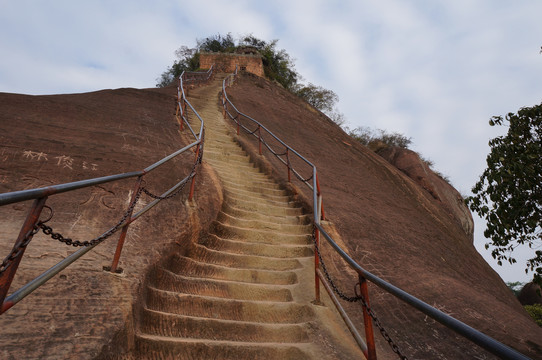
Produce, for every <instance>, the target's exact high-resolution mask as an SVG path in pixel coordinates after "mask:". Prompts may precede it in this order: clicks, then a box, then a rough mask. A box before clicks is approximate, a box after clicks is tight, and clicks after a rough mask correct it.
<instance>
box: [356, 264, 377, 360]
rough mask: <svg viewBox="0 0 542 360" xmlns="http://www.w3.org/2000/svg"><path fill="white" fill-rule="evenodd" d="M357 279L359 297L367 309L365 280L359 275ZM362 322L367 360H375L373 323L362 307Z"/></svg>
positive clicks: (367, 299)
mask: <svg viewBox="0 0 542 360" xmlns="http://www.w3.org/2000/svg"><path fill="white" fill-rule="evenodd" d="M358 277H359V287H360V292H361V296H363V298H364V299H365V302H366V303H367V307H369V308H370V306H371V305H370V303H369V288H368V286H367V280H366V279H365V278H364V277H363V276H361V274H359V275H358ZM363 321H364V323H365V341H366V343H367V360H376V347H375V336H374V332H373V321H372V319H371V316H370V315H369V312H368V311H367V308H365V306H364V307H363Z"/></svg>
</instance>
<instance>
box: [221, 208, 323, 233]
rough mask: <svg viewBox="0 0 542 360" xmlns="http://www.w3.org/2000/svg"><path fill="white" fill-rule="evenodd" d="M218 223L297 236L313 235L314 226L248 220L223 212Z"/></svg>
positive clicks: (271, 220)
mask: <svg viewBox="0 0 542 360" xmlns="http://www.w3.org/2000/svg"><path fill="white" fill-rule="evenodd" d="M216 220H217V221H218V222H220V223H222V224H227V225H232V226H235V227H240V228H245V229H257V230H266V231H277V232H279V233H290V234H296V235H310V234H312V229H313V226H312V225H310V224H307V225H301V224H287V223H284V221H274V219H273V218H268V219H265V220H256V219H250V218H249V219H247V218H241V217H236V216H232V215H229V214H227V213H225V212H223V211H221V212H219V213H218V216H217V219H216Z"/></svg>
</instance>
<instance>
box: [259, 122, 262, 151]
mask: <svg viewBox="0 0 542 360" xmlns="http://www.w3.org/2000/svg"><path fill="white" fill-rule="evenodd" d="M258 152H259V153H260V155H261V154H262V127H261V125H258Z"/></svg>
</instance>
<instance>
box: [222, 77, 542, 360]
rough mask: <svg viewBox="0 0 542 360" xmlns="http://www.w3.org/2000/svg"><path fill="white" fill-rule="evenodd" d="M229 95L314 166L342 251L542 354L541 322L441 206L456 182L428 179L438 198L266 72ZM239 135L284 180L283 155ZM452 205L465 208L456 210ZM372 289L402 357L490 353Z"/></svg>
mask: <svg viewBox="0 0 542 360" xmlns="http://www.w3.org/2000/svg"><path fill="white" fill-rule="evenodd" d="M228 97H229V98H230V99H232V101H233V102H234V103H235V105H236V107H237V108H238V109H239V111H242V112H243V113H246V114H248V115H250V116H252V117H254V118H255V119H256V120H258V121H260V122H261V123H262V124H263V125H264V126H265V127H266V128H268V129H270V130H271V131H272V132H273V133H275V134H276V135H277V136H279V137H280V138H281V139H282V140H283V141H285V142H286V143H287V144H290V145H291V146H292V147H293V148H294V149H295V150H296V151H298V152H300V153H301V154H302V155H303V156H304V157H306V158H307V159H309V160H310V161H311V162H312V163H313V164H315V165H316V166H317V168H318V176H319V181H320V187H321V190H322V194H323V202H324V209H325V214H326V216H327V218H328V220H330V221H331V223H332V224H333V225H334V226H335V228H336V230H337V233H338V234H340V237H341V239H342V240H341V241H342V243H343V244H344V246H345V250H346V251H347V252H348V253H349V254H350V255H351V256H352V257H353V258H354V259H355V260H356V261H358V262H359V264H361V266H363V267H364V268H365V269H367V270H368V271H371V272H372V273H373V274H375V275H378V276H379V277H381V278H383V279H384V280H386V281H389V282H391V283H392V284H394V285H396V286H398V287H400V288H402V289H404V290H406V291H408V292H409V293H411V294H413V295H415V296H416V297H418V298H420V299H421V300H423V301H425V302H426V303H428V304H430V305H432V306H434V307H436V308H438V309H440V310H442V311H444V312H446V313H448V314H450V315H452V316H454V317H455V318H457V319H459V320H461V321H463V322H465V323H467V324H468V325H470V326H472V327H474V328H476V329H478V330H480V331H482V332H484V333H486V334H488V335H490V336H492V337H494V338H495V339H497V340H499V341H501V342H503V343H505V344H507V345H509V346H511V347H513V348H516V349H518V350H519V351H521V352H523V353H525V354H526V355H528V356H530V357H533V358H541V357H542V342H541V339H542V329H541V328H539V327H538V326H536V324H535V323H534V322H533V321H532V319H531V318H530V317H529V316H528V315H527V313H526V312H525V310H524V309H523V308H522V306H521V305H520V304H519V302H518V301H517V300H516V298H515V297H514V296H513V294H512V293H511V292H510V290H509V289H508V287H507V286H506V284H505V283H504V282H503V281H502V279H500V277H499V276H498V274H497V273H496V272H495V271H494V270H493V269H491V267H490V266H489V265H488V264H487V263H486V262H485V261H484V259H483V258H482V256H480V254H478V252H477V251H476V249H475V248H474V246H473V244H472V236H471V235H470V233H469V231H466V230H468V229H469V228H468V226H467V227H466V228H465V227H464V226H462V225H461V223H460V222H459V221H457V218H456V215H453V214H452V216H451V214H450V210H448V209H447V208H446V207H445V206H443V203H447V202H449V203H451V204H453V203H454V201H457V198H455V197H454V196H455V195H454V192H453V191H451V190H449V189H448V190H445V191H443V190H442V188H441V186H440V185H438V186H435V185H432V184H431V183H430V182H428V183H427V185H431V186H434V187H433V188H432V191H434V193H435V194H436V195H437V196H438V197H439V198H440V199H441V200H440V201H437V200H436V199H435V198H434V197H433V196H431V195H430V194H429V192H428V191H427V190H425V189H424V188H422V187H421V186H420V185H419V184H418V183H416V182H414V181H413V180H412V179H411V178H410V177H408V176H407V175H406V174H405V173H404V172H402V171H400V170H399V169H398V168H397V167H395V166H394V165H391V164H390V163H389V162H388V161H386V160H384V159H383V158H382V157H381V156H379V155H377V154H375V153H374V152H373V151H371V150H369V149H367V148H366V147H365V146H363V145H361V144H359V143H357V142H356V141H354V140H353V139H351V138H350V137H349V136H348V135H347V134H346V133H345V132H344V131H343V130H342V129H341V128H340V127H339V126H337V125H336V124H334V123H333V122H332V121H331V120H329V119H327V118H325V117H324V116H322V115H319V114H318V113H315V112H313V111H309V110H308V109H307V105H306V103H304V102H303V101H302V100H301V99H299V98H297V97H296V96H293V95H292V94H291V93H289V92H288V91H286V90H284V89H281V88H280V87H277V86H275V85H274V84H272V83H271V82H269V81H266V80H264V79H259V78H255V77H251V76H245V77H242V78H241V79H240V81H239V82H238V83H237V84H235V85H234V86H233V87H231V88H230V89H229V90H228ZM250 129H254V125H252V126H250ZM242 137H243V138H244V139H245V140H244V141H242V143H243V144H244V148H245V151H247V152H248V153H250V154H251V155H252V157H253V159H256V160H255V162H257V163H261V168H262V169H266V170H267V171H269V173H270V174H271V175H272V176H274V177H276V178H277V179H278V180H279V181H282V182H283V183H287V171H286V167H285V166H284V164H283V163H281V162H280V161H278V160H277V159H275V158H274V157H273V156H272V155H270V153H269V152H267V151H264V153H265V158H266V160H265V161H264V160H262V159H263V157H262V156H259V155H258V142H257V139H255V138H253V137H247V136H246V135H243V136H242ZM264 138H265V140H266V141H267V142H268V143H269V144H270V145H271V146H272V147H273V149H274V151H275V152H277V153H283V152H284V149H283V148H282V147H281V146H280V144H279V143H277V142H275V141H273V139H271V138H270V137H266V136H264ZM290 155H291V154H290ZM290 159H291V161H292V164H293V165H294V166H295V168H296V169H298V171H299V172H300V174H301V176H303V177H307V178H308V177H310V175H311V171H310V168H309V167H308V166H306V165H305V164H304V163H303V162H302V161H299V160H298V159H295V157H293V156H290ZM292 178H293V176H292ZM429 180H431V181H433V180H432V177H429V178H427V181H429ZM292 185H293V186H291V188H292V189H293V190H297V191H298V194H297V198H298V199H299V200H300V201H301V200H303V199H305V201H306V203H307V207H310V206H312V192H311V191H310V190H309V189H308V188H307V187H306V186H305V185H304V184H302V183H300V182H299V181H297V180H296V179H293V180H292ZM448 192H449V194H447V193H448ZM443 193H444V194H443ZM449 196H451V199H447V197H449ZM458 214H459V218H461V217H463V216H464V215H462V214H461V211H459V212H458ZM467 225H468V224H467ZM322 247H323V254H324V255H323V256H324V261H326V262H327V263H328V264H327V268H328V269H331V271H332V276H333V277H334V278H335V279H336V282H337V283H338V284H339V287H340V288H341V289H343V291H345V292H347V293H349V294H350V295H353V291H352V290H351V289H353V287H354V284H355V281H356V276H355V274H352V272H351V271H349V270H348V267H347V266H346V265H345V264H344V262H343V261H341V259H339V258H338V257H337V256H335V255H334V254H333V252H332V251H331V249H330V247H329V246H328V245H326V243H325V242H324V244H323V245H322ZM369 292H370V294H371V305H372V308H373V309H374V310H375V312H376V314H377V316H378V317H379V319H380V321H381V322H382V324H383V325H384V327H385V328H386V329H387V330H388V332H390V333H391V334H390V335H391V336H392V338H393V339H394V340H395V341H396V343H397V344H398V346H399V348H400V349H402V350H403V351H404V353H405V354H406V355H407V356H408V357H412V358H422V359H438V358H446V359H460V358H461V359H465V358H486V359H488V358H493V356H492V355H491V354H488V353H487V352H486V351H484V350H482V349H481V348H479V347H477V346H476V345H474V344H472V343H471V342H469V341H468V340H466V339H463V338H461V337H460V336H458V335H456V334H455V333H454V332H452V331H451V330H448V329H446V328H443V327H442V326H440V325H438V324H437V323H436V322H435V321H433V320H431V319H429V318H427V317H426V316H424V315H423V314H421V313H419V312H418V311H417V310H414V309H412V308H410V307H408V306H406V305H404V304H403V303H402V302H400V301H399V300H397V299H396V298H394V297H393V296H391V295H388V294H386V293H385V292H383V291H382V290H380V289H379V288H377V287H376V286H371V285H370V286H369ZM346 307H347V308H348V311H349V313H350V314H351V316H352V318H353V321H354V323H356V324H363V319H362V316H361V315H360V309H359V304H353V305H349V304H346ZM375 336H376V339H377V341H378V344H377V348H378V349H377V350H378V353H379V354H380V355H381V356H384V357H386V356H389V357H390V358H393V356H394V354H393V353H391V351H390V350H389V347H388V345H387V343H386V342H385V341H383V339H382V338H381V337H380V336H379V335H378V334H377V335H375Z"/></svg>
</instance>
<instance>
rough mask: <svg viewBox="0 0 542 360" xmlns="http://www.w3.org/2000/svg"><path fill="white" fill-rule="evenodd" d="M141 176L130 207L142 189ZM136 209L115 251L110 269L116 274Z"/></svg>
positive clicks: (130, 216) (129, 215)
mask: <svg viewBox="0 0 542 360" xmlns="http://www.w3.org/2000/svg"><path fill="white" fill-rule="evenodd" d="M141 181H142V178H141V176H140V177H138V178H137V181H136V184H135V186H134V192H133V193H132V198H131V199H130V206H131V205H132V204H133V203H134V201H135V200H136V196H137V193H138V192H139V188H140V187H141ZM133 211H134V209H133V208H132V209H131V210H130V211H129V212H128V222H127V224H126V226H125V227H123V228H122V231H121V233H120V237H119V242H118V243H117V250H115V255H114V256H113V262H112V263H111V268H110V269H109V271H110V272H112V273H116V272H117V268H118V266H119V259H120V253H121V252H122V247H123V246H124V240H126V234H127V233H128V227H129V226H130V223H131V222H132V212H133Z"/></svg>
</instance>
